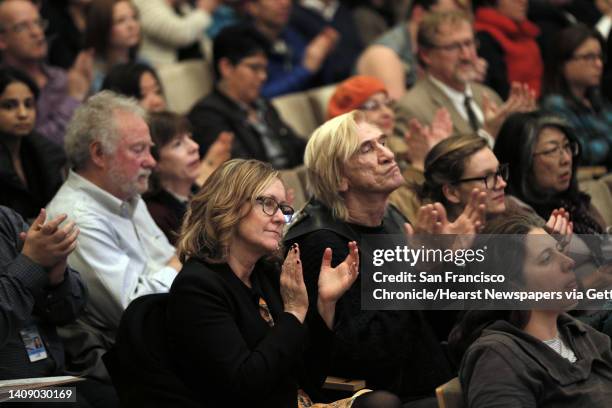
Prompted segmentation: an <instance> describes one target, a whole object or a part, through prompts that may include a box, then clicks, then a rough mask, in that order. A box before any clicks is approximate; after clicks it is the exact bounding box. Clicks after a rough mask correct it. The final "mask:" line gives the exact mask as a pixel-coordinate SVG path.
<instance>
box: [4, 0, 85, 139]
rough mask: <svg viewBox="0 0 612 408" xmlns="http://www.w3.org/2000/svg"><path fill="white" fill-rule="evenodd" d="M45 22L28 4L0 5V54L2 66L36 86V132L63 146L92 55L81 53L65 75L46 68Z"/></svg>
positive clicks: (17, 1)
mask: <svg viewBox="0 0 612 408" xmlns="http://www.w3.org/2000/svg"><path fill="white" fill-rule="evenodd" d="M45 27H46V21H45V20H43V19H42V18H41V17H40V14H39V13H38V9H37V8H36V6H35V5H34V4H33V3H32V2H31V1H29V0H11V1H3V2H0V53H1V56H2V63H3V64H4V65H8V66H12V67H15V68H17V69H20V70H22V71H24V72H26V73H27V74H28V75H29V76H30V77H31V78H32V79H33V80H34V82H36V84H37V85H38V88H39V89H40V95H39V97H38V101H37V116H36V130H37V131H38V132H39V133H40V134H41V135H43V136H45V137H46V138H48V139H49V140H51V141H53V142H56V143H58V144H60V145H62V144H63V140H64V133H65V132H66V125H67V124H68V121H69V120H70V118H71V117H72V114H73V112H74V110H75V109H76V108H77V106H78V105H79V104H80V103H81V102H82V101H83V99H85V97H86V96H87V93H88V91H89V86H90V84H91V80H92V72H93V54H92V53H91V51H82V52H81V53H79V55H78V56H77V58H76V60H75V62H74V64H73V65H72V68H71V69H70V70H69V71H67V72H66V71H64V70H62V69H60V68H54V67H50V66H48V65H46V64H45V59H46V57H47V42H46V40H45V32H44V29H45Z"/></svg>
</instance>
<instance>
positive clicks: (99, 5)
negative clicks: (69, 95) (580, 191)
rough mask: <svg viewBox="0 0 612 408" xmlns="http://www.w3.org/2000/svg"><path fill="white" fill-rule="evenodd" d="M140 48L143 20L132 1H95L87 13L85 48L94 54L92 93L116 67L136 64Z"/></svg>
mask: <svg viewBox="0 0 612 408" xmlns="http://www.w3.org/2000/svg"><path fill="white" fill-rule="evenodd" d="M139 45H140V21H139V18H138V10H137V9H136V6H134V4H132V2H131V1H129V0H95V1H94V2H92V3H91V6H90V7H89V11H88V13H87V27H86V29H85V47H87V48H92V49H93V50H94V51H95V61H94V78H93V82H92V84H91V90H90V92H91V93H92V94H93V93H96V92H97V91H99V90H100V88H101V87H102V81H103V80H104V76H105V75H106V74H107V73H108V72H109V70H110V69H111V68H112V67H113V66H115V65H116V64H125V63H127V62H132V61H135V60H136V58H137V56H136V53H137V52H138V46H139Z"/></svg>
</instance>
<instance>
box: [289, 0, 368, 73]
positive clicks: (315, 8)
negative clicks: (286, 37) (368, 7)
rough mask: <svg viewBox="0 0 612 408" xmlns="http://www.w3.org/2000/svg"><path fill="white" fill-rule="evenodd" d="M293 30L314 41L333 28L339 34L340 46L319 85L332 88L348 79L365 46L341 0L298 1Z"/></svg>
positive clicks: (327, 62) (291, 24) (291, 23)
mask: <svg viewBox="0 0 612 408" xmlns="http://www.w3.org/2000/svg"><path fill="white" fill-rule="evenodd" d="M289 27H290V28H292V29H294V30H295V31H296V32H298V33H300V34H301V35H302V37H304V38H305V39H306V40H307V41H311V40H313V39H314V38H316V37H317V35H319V34H320V33H321V32H323V31H324V30H325V29H326V28H327V27H331V28H333V29H334V30H336V32H337V33H338V42H337V44H336V46H335V47H334V49H333V50H332V51H331V52H330V53H329V55H328V56H327V58H325V61H324V62H323V66H322V67H321V70H320V72H319V73H318V75H317V78H316V79H315V82H319V83H322V84H331V83H336V82H339V81H342V80H344V79H346V78H348V77H349V76H350V75H351V73H352V71H353V65H355V61H356V60H357V57H358V56H359V54H360V53H361V50H362V49H363V44H362V42H361V39H360V38H359V35H358V34H357V25H356V24H355V21H354V20H353V14H352V13H351V10H350V9H349V8H348V6H346V5H345V4H344V3H343V2H342V1H340V0H321V1H310V0H298V1H296V2H295V3H294V4H293V9H292V12H291V18H290V20H289Z"/></svg>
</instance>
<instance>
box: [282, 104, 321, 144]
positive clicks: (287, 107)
mask: <svg viewBox="0 0 612 408" xmlns="http://www.w3.org/2000/svg"><path fill="white" fill-rule="evenodd" d="M271 102H272V105H274V107H275V108H276V110H277V111H278V113H279V115H280V117H281V118H282V119H283V121H284V122H285V123H286V124H288V125H289V126H291V128H292V129H293V130H294V131H295V132H296V133H297V134H298V136H300V137H303V138H304V139H306V140H308V138H309V137H310V134H311V133H312V131H313V130H315V129H316V128H317V126H319V122H318V121H317V118H316V116H315V115H314V113H313V111H312V105H311V103H310V98H309V97H308V94H307V93H306V92H298V93H292V94H289V95H283V96H279V97H278V98H274V99H272V101H271Z"/></svg>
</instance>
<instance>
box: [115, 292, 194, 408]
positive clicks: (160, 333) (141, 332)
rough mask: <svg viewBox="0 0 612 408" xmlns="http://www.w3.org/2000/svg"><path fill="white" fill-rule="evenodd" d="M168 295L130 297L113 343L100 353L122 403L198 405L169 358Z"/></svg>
mask: <svg viewBox="0 0 612 408" xmlns="http://www.w3.org/2000/svg"><path fill="white" fill-rule="evenodd" d="M168 297H169V295H168V294H167V293H163V294H152V295H145V296H141V297H140V298H137V299H135V300H134V301H132V303H130V305H129V306H128V308H127V309H126V310H125V312H124V314H123V316H122V317H121V323H120V324H119V330H118V331H117V338H116V342H115V345H114V346H113V348H112V349H111V350H110V351H109V352H108V353H107V354H105V355H104V357H103V360H104V363H105V364H106V368H107V370H108V372H109V374H110V376H111V379H112V381H113V385H114V386H115V388H116V389H117V394H118V395H119V399H120V401H121V405H122V406H125V407H145V406H146V407H183V408H192V407H193V408H195V407H198V406H199V404H198V403H196V402H195V399H194V397H193V396H192V393H191V391H190V390H189V389H188V388H187V387H186V386H185V385H184V384H183V383H182V381H181V380H180V379H179V378H178V376H177V375H176V374H175V373H174V371H173V368H172V364H171V361H170V359H169V355H168V354H169V353H168V351H167V345H166V333H165V331H166V330H165V327H166V305H167V303H168Z"/></svg>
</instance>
